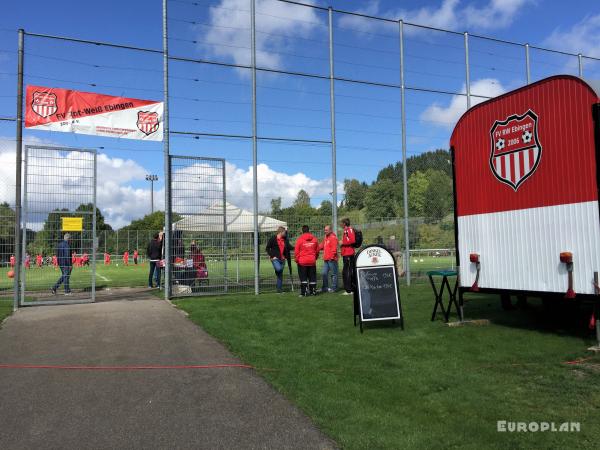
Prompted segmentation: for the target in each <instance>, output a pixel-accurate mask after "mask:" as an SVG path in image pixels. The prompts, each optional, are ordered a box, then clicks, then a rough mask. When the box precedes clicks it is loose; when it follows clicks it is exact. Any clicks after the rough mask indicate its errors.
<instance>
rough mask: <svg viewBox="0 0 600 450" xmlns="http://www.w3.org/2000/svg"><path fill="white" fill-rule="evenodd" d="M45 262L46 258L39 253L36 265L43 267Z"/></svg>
mask: <svg viewBox="0 0 600 450" xmlns="http://www.w3.org/2000/svg"><path fill="white" fill-rule="evenodd" d="M43 262H44V258H42V255H40V254H39V253H38V255H37V256H36V257H35V265H36V266H38V267H40V268H41V267H42V263H43Z"/></svg>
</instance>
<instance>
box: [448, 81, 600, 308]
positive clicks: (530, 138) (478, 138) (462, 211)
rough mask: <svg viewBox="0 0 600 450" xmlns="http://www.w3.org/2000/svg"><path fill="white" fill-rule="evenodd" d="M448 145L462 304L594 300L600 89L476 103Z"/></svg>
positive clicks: (563, 89) (557, 85)
mask: <svg viewBox="0 0 600 450" xmlns="http://www.w3.org/2000/svg"><path fill="white" fill-rule="evenodd" d="M450 146H451V151H452V158H453V170H454V183H455V186H454V197H455V232H456V247H457V253H456V255H457V256H456V259H457V265H458V266H459V267H460V285H459V289H460V297H461V300H462V294H463V293H464V292H465V291H468V290H471V291H478V290H480V291H482V292H486V291H487V292H499V293H514V294H525V295H527V294H529V295H542V296H547V295H549V294H563V295H564V296H566V297H567V298H573V297H575V296H576V297H577V298H588V299H590V298H591V297H588V296H591V295H595V294H596V291H595V287H594V273H598V272H600V208H599V203H598V200H599V198H598V189H599V186H600V181H599V175H600V170H599V168H600V166H599V163H600V84H597V85H595V86H594V85H593V83H588V82H586V81H584V80H582V79H580V78H577V77H573V76H566V75H564V76H563V75H561V76H555V77H551V78H547V79H544V80H541V81H538V82H536V83H532V84H530V85H528V86H525V87H522V88H520V89H517V90H515V91H512V92H508V93H506V94H503V95H501V96H499V97H496V98H493V99H491V100H488V101H486V102H484V103H481V104H478V105H477V106H474V107H473V108H471V109H469V110H468V111H467V112H466V113H465V114H464V115H463V116H462V117H461V119H460V120H459V121H458V123H457V124H456V127H455V129H454V132H453V133H452V137H451V141H450ZM597 298H598V297H596V299H597Z"/></svg>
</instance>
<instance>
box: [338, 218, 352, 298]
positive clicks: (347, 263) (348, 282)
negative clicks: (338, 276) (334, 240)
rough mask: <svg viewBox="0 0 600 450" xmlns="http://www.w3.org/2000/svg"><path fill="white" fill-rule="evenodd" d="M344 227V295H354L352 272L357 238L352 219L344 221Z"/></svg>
mask: <svg viewBox="0 0 600 450" xmlns="http://www.w3.org/2000/svg"><path fill="white" fill-rule="evenodd" d="M341 225H342V227H344V232H343V233H344V235H343V236H342V260H343V261H344V268H343V269H342V278H343V280H344V290H345V291H346V292H344V294H343V295H350V294H352V276H353V275H352V272H353V270H354V247H353V245H354V243H355V242H356V236H355V234H354V229H353V228H352V227H351V226H350V219H348V218H345V219H342V223H341Z"/></svg>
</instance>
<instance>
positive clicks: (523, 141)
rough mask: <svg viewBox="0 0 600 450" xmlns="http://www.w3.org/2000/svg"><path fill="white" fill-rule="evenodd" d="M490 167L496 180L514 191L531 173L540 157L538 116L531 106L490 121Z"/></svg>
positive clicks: (536, 166)
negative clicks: (502, 118) (518, 113)
mask: <svg viewBox="0 0 600 450" xmlns="http://www.w3.org/2000/svg"><path fill="white" fill-rule="evenodd" d="M490 137H491V153H490V169H491V170H492V173H493V174H494V176H495V177H496V179H497V180H498V181H500V182H501V183H504V184H507V185H509V186H510V187H512V188H513V189H514V190H515V192H516V191H517V189H519V186H521V184H523V182H524V181H525V180H526V179H527V178H529V177H530V176H532V175H533V174H534V172H535V171H536V169H537V168H538V166H539V164H540V160H541V159H542V145H541V144H540V141H539V139H538V116H537V115H536V114H535V113H534V112H533V111H531V110H529V111H527V112H526V113H525V114H523V115H520V116H519V115H516V114H513V115H511V116H509V117H507V118H506V120H503V121H498V120H496V121H495V122H494V125H493V126H492V128H491V130H490Z"/></svg>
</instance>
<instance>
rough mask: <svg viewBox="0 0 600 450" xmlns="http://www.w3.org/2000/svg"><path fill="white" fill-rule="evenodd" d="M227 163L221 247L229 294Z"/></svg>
mask: <svg viewBox="0 0 600 450" xmlns="http://www.w3.org/2000/svg"><path fill="white" fill-rule="evenodd" d="M225 164H226V163H225V161H223V240H222V242H221V245H222V247H223V277H224V280H223V281H224V285H225V292H227V288H228V285H229V283H228V274H227V257H228V255H227V253H228V250H227V244H228V243H227V181H226V175H227V170H226V166H225Z"/></svg>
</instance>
